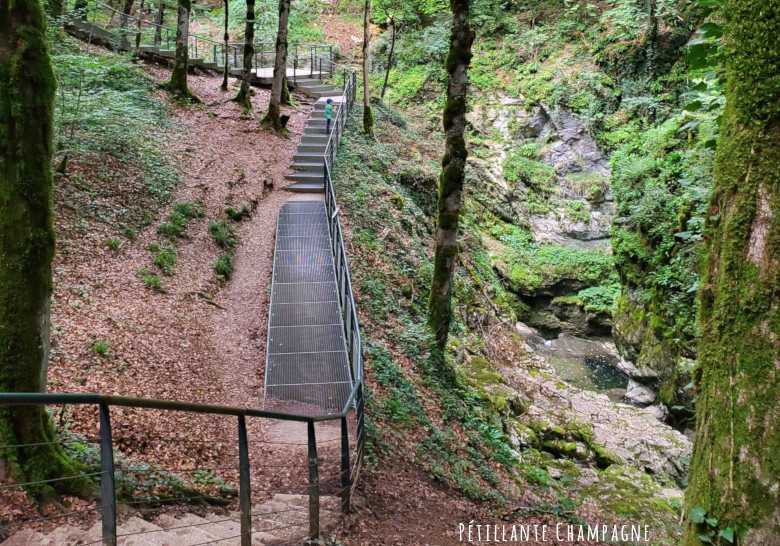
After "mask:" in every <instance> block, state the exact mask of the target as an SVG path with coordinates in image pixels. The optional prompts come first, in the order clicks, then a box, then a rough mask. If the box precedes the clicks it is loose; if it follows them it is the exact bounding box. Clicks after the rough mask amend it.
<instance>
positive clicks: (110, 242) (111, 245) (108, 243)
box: [105, 237, 122, 251]
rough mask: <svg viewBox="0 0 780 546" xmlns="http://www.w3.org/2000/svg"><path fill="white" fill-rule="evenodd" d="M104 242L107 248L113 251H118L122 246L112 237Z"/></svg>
mask: <svg viewBox="0 0 780 546" xmlns="http://www.w3.org/2000/svg"><path fill="white" fill-rule="evenodd" d="M105 242H106V246H107V247H108V248H110V249H111V250H115V251H116V250H119V247H121V246H122V242H121V241H120V240H119V239H115V238H113V237H109V238H108V239H106V241H105Z"/></svg>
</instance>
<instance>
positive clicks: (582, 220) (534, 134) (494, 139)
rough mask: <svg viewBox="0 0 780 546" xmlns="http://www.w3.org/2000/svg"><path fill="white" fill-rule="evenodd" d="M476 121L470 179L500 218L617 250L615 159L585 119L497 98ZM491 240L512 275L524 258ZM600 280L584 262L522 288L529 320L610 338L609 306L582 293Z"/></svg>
mask: <svg viewBox="0 0 780 546" xmlns="http://www.w3.org/2000/svg"><path fill="white" fill-rule="evenodd" d="M469 123H470V125H471V128H472V140H471V142H470V144H471V148H472V153H471V157H470V158H469V165H468V174H469V180H468V183H469V187H472V188H475V190H474V191H473V192H472V193H471V195H472V196H473V198H474V199H475V200H476V201H477V202H478V203H479V204H480V205H481V206H483V207H484V208H485V209H486V210H487V211H488V212H489V213H490V214H492V215H494V216H495V217H496V218H498V219H499V220H500V221H503V222H507V223H511V224H514V225H516V226H522V227H523V228H524V229H526V230H527V232H528V233H529V234H530V242H532V243H534V244H543V245H554V246H557V247H560V248H561V249H562V250H565V249H575V250H583V251H587V250H603V251H605V252H607V253H608V252H609V231H610V225H611V218H612V216H613V214H614V212H615V203H614V201H613V199H612V196H611V193H610V191H609V187H608V178H609V168H608V163H607V159H606V158H605V157H604V155H603V154H601V152H600V151H599V149H598V147H597V145H596V142H595V141H594V140H593V138H591V136H590V135H589V134H588V132H587V130H586V129H585V126H584V125H583V124H582V123H581V122H580V121H579V120H577V119H576V118H575V117H574V116H573V115H571V114H570V113H569V112H567V111H565V110H557V111H556V110H552V109H550V108H548V107H546V106H545V105H526V104H525V102H524V100H523V99H515V98H509V97H504V96H496V97H493V98H491V99H489V100H487V101H480V102H478V104H476V105H475V106H474V108H473V111H472V112H471V113H470V114H469ZM489 245H490V246H491V247H492V250H493V256H494V262H495V263H494V265H495V268H496V270H497V271H498V272H499V273H500V274H502V276H504V277H505V278H507V279H509V278H511V269H512V268H513V267H515V266H516V265H517V264H518V259H517V258H516V257H515V258H514V259H513V258H512V257H511V256H510V254H511V252H506V251H505V250H506V249H505V248H504V247H503V246H502V245H501V244H499V243H498V242H496V241H491V242H490V243H489ZM602 280H603V279H602ZM598 284H600V282H594V279H587V278H585V277H584V275H583V272H582V271H580V270H579V269H578V264H576V263H575V264H572V266H571V267H569V268H568V269H566V270H564V269H563V268H558V270H557V274H556V275H551V276H549V278H546V279H542V280H541V282H539V283H537V284H536V285H535V286H533V287H527V286H526V287H517V288H515V292H516V293H517V294H518V296H520V298H521V300H522V301H523V303H524V304H525V307H524V309H523V312H521V318H522V319H523V320H524V322H527V323H529V324H531V325H532V326H534V327H536V328H539V329H540V330H541V331H542V333H543V334H545V335H547V336H550V337H554V336H556V335H558V334H559V333H562V332H563V333H567V334H572V335H578V336H595V337H600V338H608V337H609V336H610V333H611V328H612V324H611V318H610V314H609V312H605V311H606V309H598V310H594V309H592V308H588V306H586V305H583V303H582V301H580V300H578V298H577V294H578V293H579V292H580V291H581V290H584V289H586V288H589V287H591V286H594V285H598Z"/></svg>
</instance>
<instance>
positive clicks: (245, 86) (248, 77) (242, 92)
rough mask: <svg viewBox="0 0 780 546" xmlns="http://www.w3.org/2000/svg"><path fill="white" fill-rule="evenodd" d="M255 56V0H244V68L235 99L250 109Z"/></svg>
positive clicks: (246, 108)
mask: <svg viewBox="0 0 780 546" xmlns="http://www.w3.org/2000/svg"><path fill="white" fill-rule="evenodd" d="M254 56H255V0H246V27H245V29H244V68H243V72H242V76H241V87H240V88H239V89H238V94H237V95H236V98H235V99H233V100H235V101H236V102H237V103H238V104H240V105H241V106H243V107H244V110H246V111H249V110H251V109H252V101H251V100H250V96H251V89H252V59H253V57H254Z"/></svg>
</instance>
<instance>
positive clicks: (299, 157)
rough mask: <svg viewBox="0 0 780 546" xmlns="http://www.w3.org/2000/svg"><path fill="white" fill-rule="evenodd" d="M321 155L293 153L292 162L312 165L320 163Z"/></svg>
mask: <svg viewBox="0 0 780 546" xmlns="http://www.w3.org/2000/svg"><path fill="white" fill-rule="evenodd" d="M322 158H323V155H322V154H317V153H313V152H295V153H294V154H293V161H304V162H306V163H309V162H311V163H314V162H315V161H322Z"/></svg>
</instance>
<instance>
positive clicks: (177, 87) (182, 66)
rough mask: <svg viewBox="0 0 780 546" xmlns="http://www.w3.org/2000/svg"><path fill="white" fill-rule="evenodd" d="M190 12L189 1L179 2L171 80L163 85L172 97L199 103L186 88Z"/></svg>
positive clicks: (190, 5)
mask: <svg viewBox="0 0 780 546" xmlns="http://www.w3.org/2000/svg"><path fill="white" fill-rule="evenodd" d="M191 10H192V2H191V0H179V10H178V14H177V24H176V51H175V52H174V57H173V70H172V71H171V79H170V80H169V81H168V83H166V84H165V87H166V88H167V89H168V91H170V92H171V93H172V94H173V95H176V96H177V97H179V98H182V99H189V100H191V101H193V102H199V101H198V98H197V97H196V96H195V95H193V94H192V92H190V88H189V87H188V86H187V72H188V71H189V40H190V11H191Z"/></svg>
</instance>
